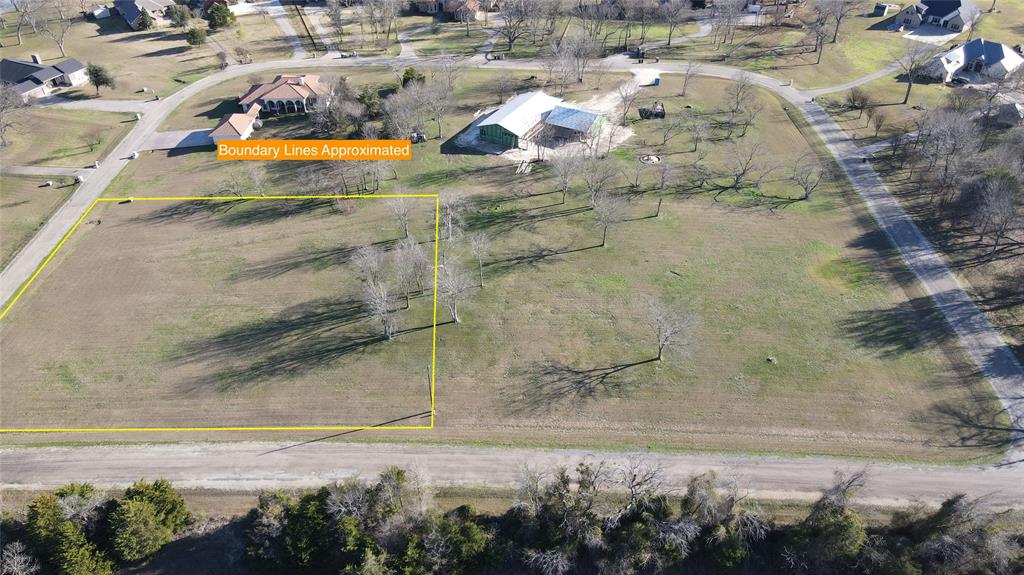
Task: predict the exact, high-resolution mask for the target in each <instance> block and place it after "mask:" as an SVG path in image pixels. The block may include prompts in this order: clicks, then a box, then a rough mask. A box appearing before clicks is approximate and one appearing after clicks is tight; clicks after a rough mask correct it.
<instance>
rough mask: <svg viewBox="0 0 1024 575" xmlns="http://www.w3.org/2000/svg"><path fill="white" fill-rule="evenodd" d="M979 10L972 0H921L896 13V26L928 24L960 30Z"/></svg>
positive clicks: (969, 24)
mask: <svg viewBox="0 0 1024 575" xmlns="http://www.w3.org/2000/svg"><path fill="white" fill-rule="evenodd" d="M979 15H980V12H978V7H977V6H975V4H974V2H973V0H921V1H920V2H915V3H914V4H911V5H910V6H908V7H906V8H904V9H903V10H902V11H901V12H900V13H899V14H897V15H896V18H895V24H896V26H902V27H903V28H917V27H918V26H922V25H928V26H935V27H938V28H946V29H948V30H951V31H953V32H960V31H962V30H964V29H966V28H970V27H971V26H972V25H973V24H974V22H975V20H977V19H978V16H979Z"/></svg>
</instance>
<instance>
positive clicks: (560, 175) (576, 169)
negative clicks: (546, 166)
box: [549, 150, 586, 204]
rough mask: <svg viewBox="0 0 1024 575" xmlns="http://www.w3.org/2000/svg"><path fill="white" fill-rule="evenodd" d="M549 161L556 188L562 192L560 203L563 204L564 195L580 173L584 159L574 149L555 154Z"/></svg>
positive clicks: (584, 163) (584, 162)
mask: <svg viewBox="0 0 1024 575" xmlns="http://www.w3.org/2000/svg"><path fill="white" fill-rule="evenodd" d="M549 163H550V165H551V172H552V173H553V174H554V176H555V180H556V181H557V182H558V190H559V191H560V192H562V202H561V203H563V204H564V203H565V195H566V193H567V192H568V191H569V187H570V186H571V185H572V181H573V180H574V179H576V178H577V177H578V176H579V175H580V172H581V171H582V170H583V167H584V165H586V159H585V158H584V157H583V155H582V154H581V153H579V152H578V151H575V150H574V151H568V152H563V153H560V154H556V155H555V156H554V157H553V158H551V160H550V162H549Z"/></svg>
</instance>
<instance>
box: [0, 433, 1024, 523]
mask: <svg viewBox="0 0 1024 575" xmlns="http://www.w3.org/2000/svg"><path fill="white" fill-rule="evenodd" d="M282 448H284V449H282ZM638 457H642V459H643V460H644V461H646V462H649V463H650V464H652V465H657V466H659V467H661V468H662V469H663V470H664V472H665V476H666V479H667V481H668V484H669V485H670V486H671V487H672V488H674V489H676V490H682V489H683V488H685V485H686V482H687V481H688V480H689V478H690V477H691V476H693V475H695V474H698V473H703V472H705V471H709V470H714V471H716V472H718V473H719V474H720V475H722V476H723V477H726V478H733V479H735V480H736V481H737V482H738V485H739V486H740V487H741V488H742V489H743V490H745V491H747V492H749V493H750V494H751V495H755V496H757V497H763V498H772V499H798V500H808V499H813V498H815V497H816V496H817V494H818V492H819V491H820V490H821V489H822V488H823V487H826V486H828V485H829V484H830V482H831V481H832V479H833V474H834V472H835V471H837V470H842V471H853V470H858V469H862V468H864V466H865V464H864V463H863V462H855V461H845V460H836V459H824V458H775V457H744V456H721V455H699V454H651V453H647V454H643V455H638V454H627V453H604V452H594V451H583V450H547V449H518V448H479V447H464V446H428V445H400V444H377V443H370V444H361V443H332V442H321V443H311V444H306V445H302V446H301V447H293V448H289V444H278V443H217V444H209V443H206V444H174V445H141V446H121V447H111V446H97V447H77V448H40V449H8V450H0V470H2V473H0V488H20V489H49V488H53V487H57V486H60V485H64V484H65V483H68V482H70V481H88V482H90V483H93V484H96V485H97V486H98V487H101V488H118V487H124V486H127V485H129V484H130V483H132V482H133V481H135V480H137V479H138V478H140V477H146V478H150V479H153V478H165V479H168V480H170V481H172V482H174V484H175V486H176V487H181V488H208V489H223V490H246V489H268V488H304V487H313V486H319V485H323V484H324V483H327V482H331V481H337V480H341V479H344V478H346V477H352V476H357V475H358V476H362V477H369V476H372V475H374V474H376V473H377V472H379V471H380V470H381V469H382V468H383V467H384V466H386V465H398V466H401V467H405V468H409V469H414V470H416V471H417V472H418V473H419V474H421V475H422V476H423V477H424V478H425V479H426V480H427V481H428V482H429V483H430V484H432V485H454V484H461V485H489V486H498V487H505V486H512V485H514V484H515V483H516V481H517V480H518V478H519V474H520V472H521V470H522V469H523V467H524V465H526V464H527V463H528V464H529V465H530V466H533V467H535V468H538V469H552V468H554V467H556V466H559V465H566V466H574V465H575V464H576V463H577V462H579V461H583V460H590V461H605V462H607V463H608V464H611V465H616V466H622V465H623V464H625V463H627V462H628V461H630V460H635V459H636V458H638ZM868 474H869V479H868V483H867V487H866V488H865V490H864V491H863V492H862V494H861V496H860V498H859V499H860V501H861V502H864V503H870V504H876V505H896V506H898V505H905V504H907V503H908V502H911V501H914V500H919V501H922V502H925V503H928V504H933V505H934V504H938V503H940V502H941V501H942V500H943V499H945V498H947V497H949V496H950V495H952V494H954V493H958V492H964V493H967V494H968V495H971V496H973V497H977V496H982V495H986V496H989V498H990V500H989V503H990V504H992V505H993V506H996V507H1000V508H1003V507H1017V508H1020V507H1024V468H1019V467H1018V468H1015V469H1011V468H1002V469H993V468H981V467H969V468H955V467H939V466H923V465H922V466H917V465H894V464H872V465H870V466H869V467H868Z"/></svg>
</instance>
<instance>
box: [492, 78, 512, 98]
mask: <svg viewBox="0 0 1024 575" xmlns="http://www.w3.org/2000/svg"><path fill="white" fill-rule="evenodd" d="M515 85H516V80H515V78H513V77H511V76H509V75H508V74H499V75H498V77H497V78H495V80H494V92H495V93H496V94H497V96H498V103H499V104H501V103H504V102H505V96H506V95H507V94H509V93H510V92H512V90H514V89H515Z"/></svg>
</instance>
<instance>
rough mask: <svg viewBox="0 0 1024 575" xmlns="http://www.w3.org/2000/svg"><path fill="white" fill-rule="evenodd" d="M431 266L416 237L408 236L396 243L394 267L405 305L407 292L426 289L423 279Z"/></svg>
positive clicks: (431, 268)
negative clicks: (403, 294)
mask: <svg viewBox="0 0 1024 575" xmlns="http://www.w3.org/2000/svg"><path fill="white" fill-rule="evenodd" d="M433 267H434V266H433V265H432V264H431V261H430V258H428V257H427V253H426V252H425V251H424V250H423V247H422V246H421V245H420V243H419V242H418V241H416V238H414V237H412V236H409V237H407V238H405V239H403V240H402V241H400V242H399V243H398V249H397V250H395V268H396V271H397V272H398V273H397V276H398V283H399V285H400V286H401V287H402V289H403V290H405V295H406V306H407V307H408V303H409V292H410V291H411V290H413V289H415V290H416V291H417V292H419V293H423V291H424V290H425V289H426V285H425V284H424V281H423V280H424V279H425V278H427V276H428V275H430V274H431V273H432V270H433Z"/></svg>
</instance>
